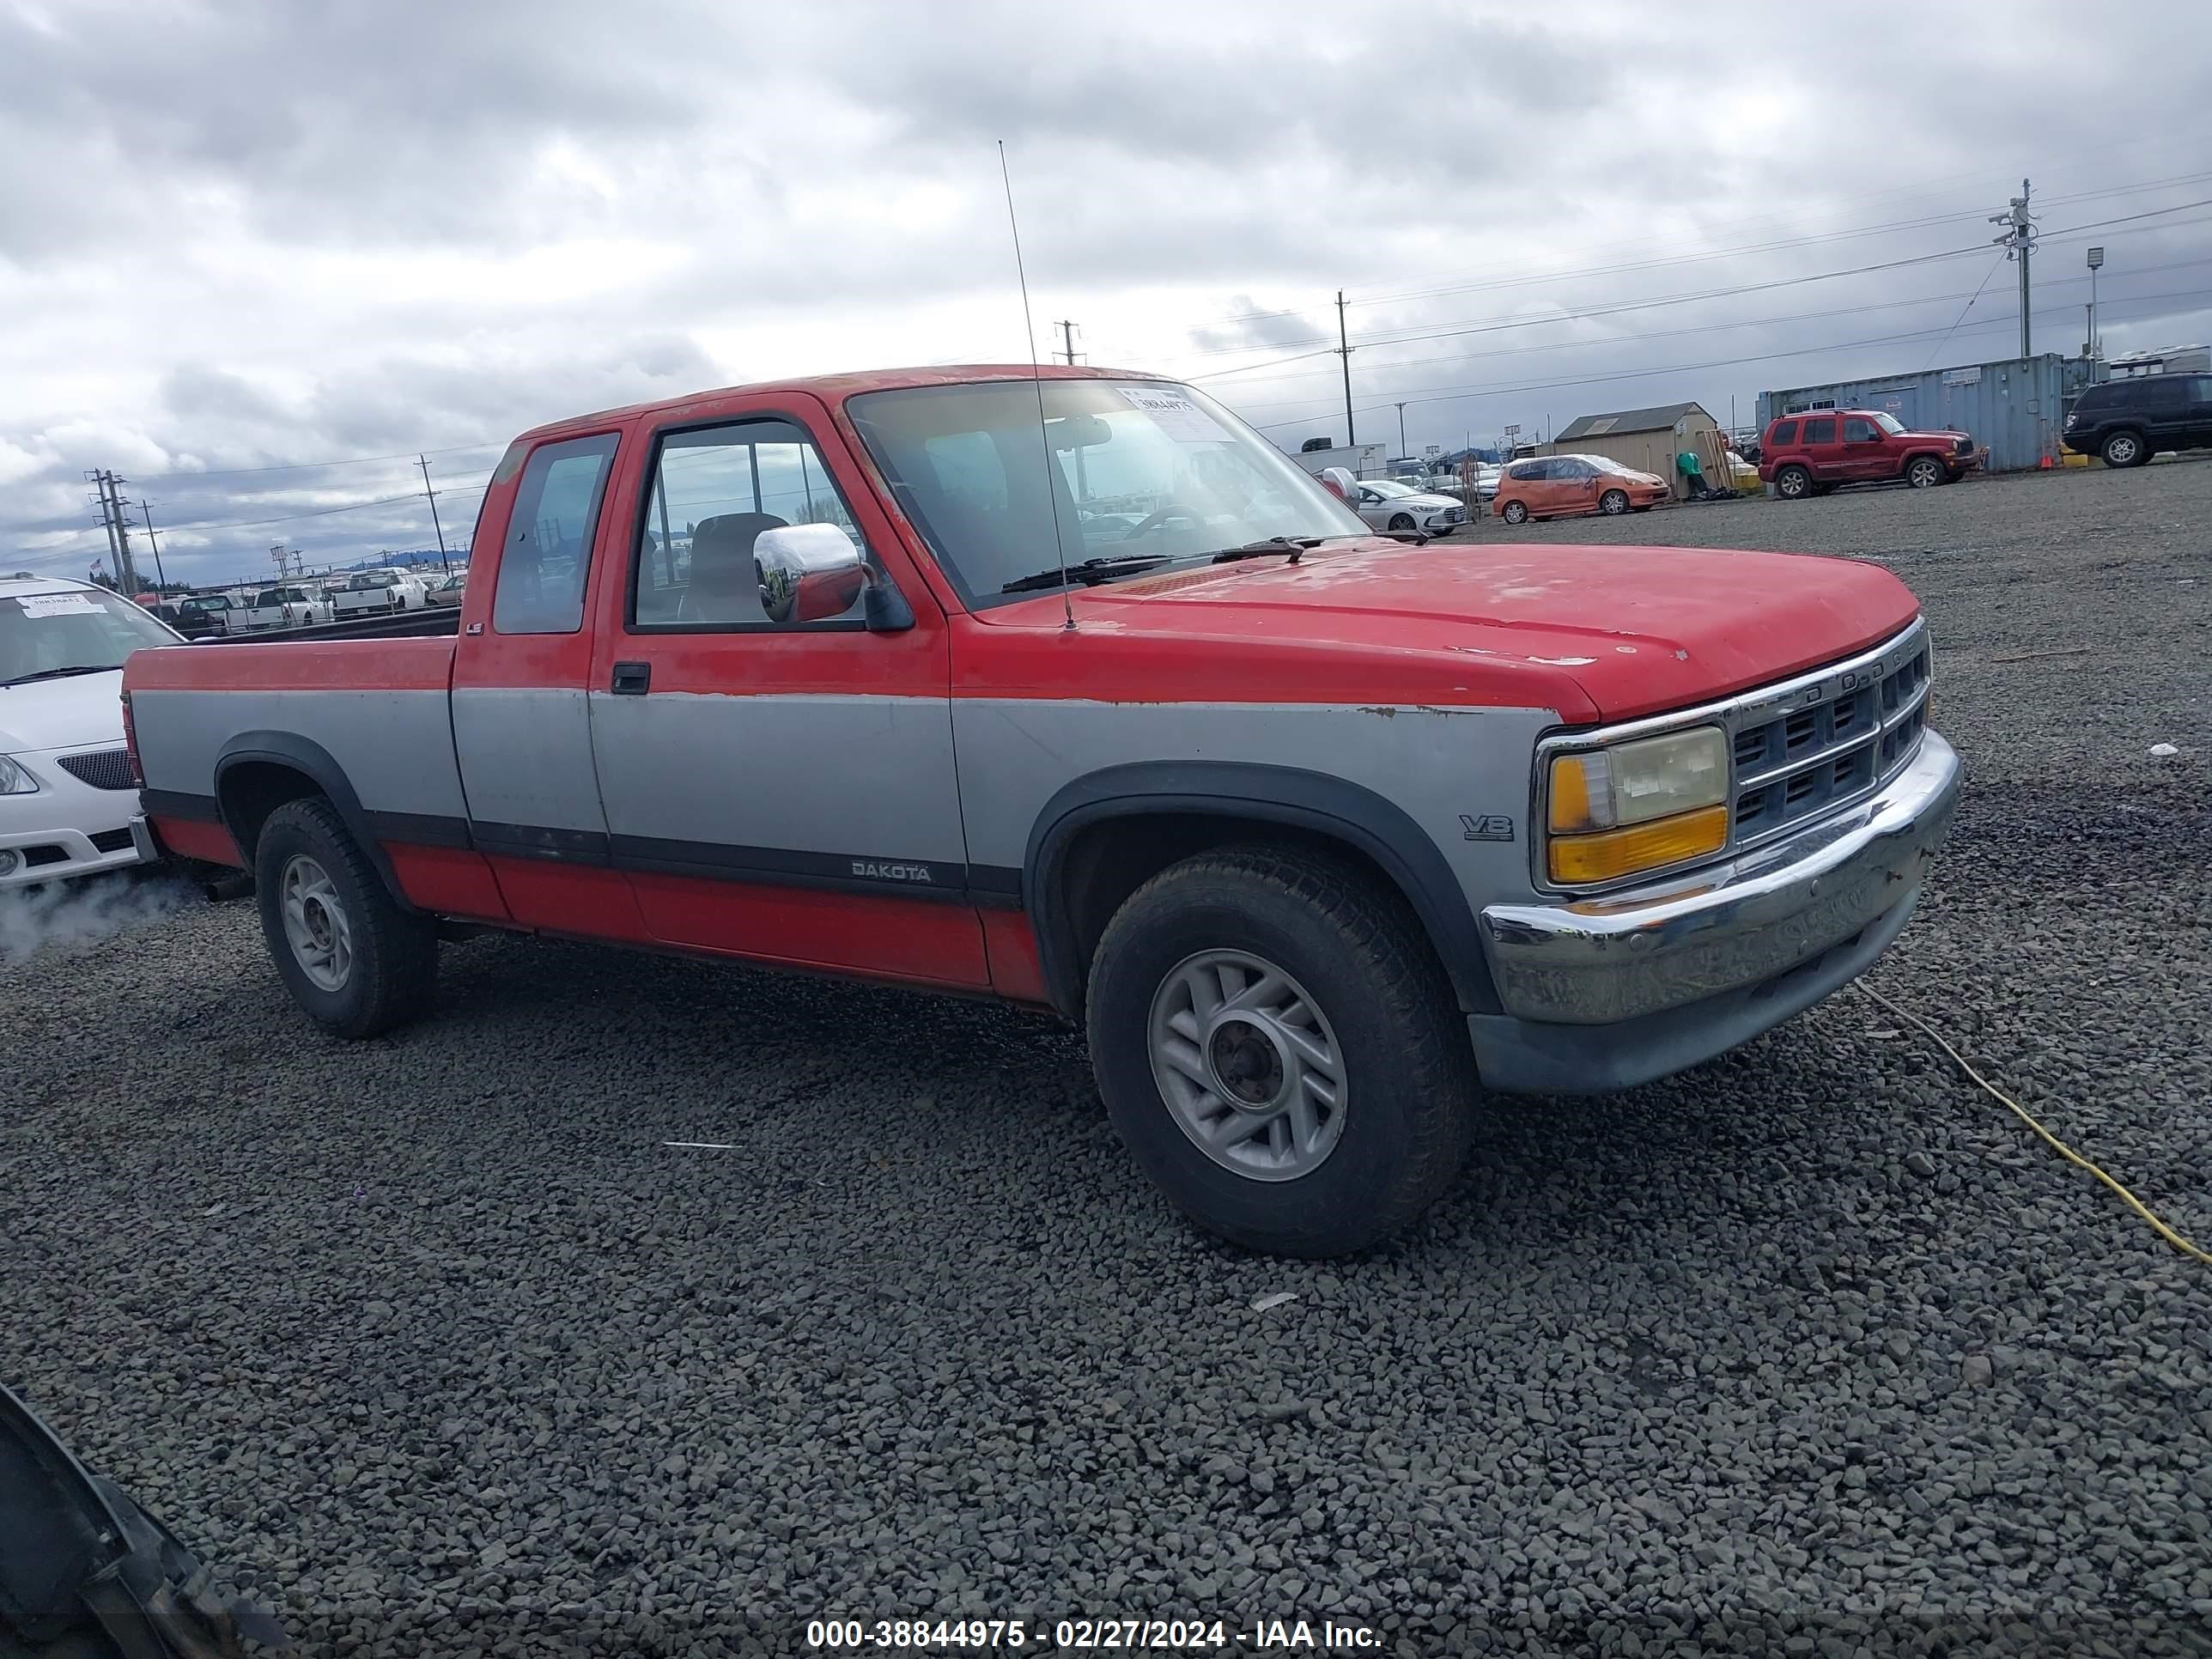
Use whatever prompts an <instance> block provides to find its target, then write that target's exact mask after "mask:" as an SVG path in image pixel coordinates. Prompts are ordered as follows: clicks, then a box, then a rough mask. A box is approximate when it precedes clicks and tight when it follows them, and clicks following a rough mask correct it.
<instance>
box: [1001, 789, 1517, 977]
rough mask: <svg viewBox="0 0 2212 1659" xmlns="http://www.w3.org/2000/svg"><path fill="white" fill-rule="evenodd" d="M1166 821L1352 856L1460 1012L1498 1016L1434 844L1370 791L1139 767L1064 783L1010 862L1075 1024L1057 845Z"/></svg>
mask: <svg viewBox="0 0 2212 1659" xmlns="http://www.w3.org/2000/svg"><path fill="white" fill-rule="evenodd" d="M1167 813H1175V814H1182V815H1193V814H1195V815H1198V816H1201V817H1224V818H1244V819H1252V820H1256V821H1258V822H1261V823H1276V824H1281V825H1284V826H1285V827H1287V828H1291V829H1301V830H1304V831H1306V832H1308V833H1311V834H1318V835H1322V836H1328V838H1330V839H1332V840H1334V841H1339V842H1344V843H1346V845H1347V846H1350V847H1352V848H1357V849H1358V851H1360V852H1362V853H1364V854H1366V855H1367V856H1368V857H1369V858H1370V859H1372V860H1374V861H1375V863H1376V865H1377V866H1380V867H1381V869H1382V870H1383V873H1384V874H1385V875H1387V876H1388V877H1389V878H1390V879H1391V881H1393V882H1394V883H1395V884H1396V885H1397V888H1398V890H1399V891H1400V892H1401V893H1402V894H1403V895H1404V896H1405V897H1406V899H1407V902H1408V903H1410V904H1411V905H1412V906H1413V913H1414V915H1415V916H1416V917H1418V918H1419V921H1420V923H1421V926H1422V927H1423V929H1424V930H1425V932H1426V933H1427V934H1428V936H1429V942H1430V943H1431V945H1434V946H1435V947H1436V952H1437V957H1438V959H1439V960H1440V961H1441V962H1442V963H1443V968H1444V971H1445V973H1446V974H1448V975H1449V976H1450V978H1451V983H1452V990H1453V993H1454V994H1455V996H1456V997H1457V998H1458V1000H1459V1005H1460V1007H1461V1009H1462V1011H1463V1012H1468V1013H1497V1012H1501V1011H1502V1006H1503V1005H1501V1004H1500V1003H1499V1001H1498V991H1497V987H1495V986H1494V985H1493V984H1492V981H1491V977H1490V963H1489V959H1488V958H1487V957H1486V956H1485V955H1484V954H1483V950H1482V938H1481V935H1480V933H1479V932H1478V931H1477V929H1476V927H1475V920H1474V908H1473V907H1472V906H1470V905H1469V904H1468V898H1467V894H1466V891H1465V890H1464V889H1462V887H1461V885H1460V884H1459V880H1458V878H1456V877H1455V876H1454V875H1453V873H1452V869H1451V866H1450V865H1449V864H1448V863H1447V862H1446V861H1445V860H1444V855H1443V852H1442V851H1441V849H1439V848H1437V844H1436V842H1435V841H1434V840H1433V839H1432V838H1431V836H1429V835H1428V834H1427V832H1426V831H1425V830H1424V829H1422V828H1421V827H1420V825H1419V823H1415V822H1414V821H1413V818H1412V817H1410V816H1409V815H1408V814H1407V812H1406V811H1405V809H1404V808H1402V807H1401V806H1399V805H1396V804H1395V802H1392V801H1389V800H1387V799H1384V798H1383V796H1381V795H1378V794H1376V793H1375V792H1374V791H1373V790H1371V789H1369V788H1366V787H1364V786H1362V785H1359V784H1356V783H1352V782H1349V781H1346V780H1345V779H1343V778H1339V777H1332V776H1330V775H1328V774H1327V773H1325V772H1309V771H1305V770H1304V769H1300V768H1297V767H1287V766H1267V765H1261V764H1256V763H1249V762H1238V761H1144V762H1138V763H1133V764H1130V765H1124V766H1109V767H1106V768H1103V769H1101V770H1099V771H1097V772H1091V773H1088V774H1086V775H1084V776H1082V777H1079V778H1077V779H1076V780H1074V781H1073V782H1071V783H1068V784H1066V785H1064V786H1063V787H1061V788H1060V790H1059V791H1058V792H1057V793H1054V795H1053V797H1052V798H1051V799H1049V800H1048V801H1047V802H1046V803H1045V805H1044V808H1043V810H1042V811H1040V812H1039V813H1038V814H1037V817H1036V823H1035V824H1034V825H1033V826H1032V827H1031V828H1030V838H1029V846H1028V848H1027V850H1026V852H1025V854H1024V858H1023V861H1022V901H1023V906H1024V908H1025V909H1026V910H1027V911H1028V913H1029V916H1030V927H1032V928H1033V929H1034V931H1035V933H1036V942H1037V955H1038V959H1039V961H1040V962H1041V963H1042V965H1043V968H1044V977H1045V987H1046V989H1047V991H1048V993H1049V994H1050V995H1051V998H1052V1000H1053V1004H1054V1006H1055V1007H1057V1008H1058V1009H1059V1010H1060V1012H1062V1013H1063V1014H1066V1015H1067V1016H1068V1017H1069V1018H1074V1019H1078V1020H1079V1019H1080V1018H1081V1017H1082V1012H1083V980H1084V971H1083V970H1084V963H1083V961H1082V954H1081V946H1080V944H1079V940H1078V939H1077V937H1076V930H1075V926H1074V919H1073V916H1071V915H1070V914H1069V911H1068V906H1067V903H1066V894H1065V890H1064V885H1063V883H1062V881H1061V879H1060V878H1061V875H1062V872H1063V868H1064V864H1065V860H1066V855H1067V852H1068V849H1069V848H1070V847H1071V846H1072V845H1073V842H1074V840H1075V837H1076V836H1077V835H1078V834H1079V833H1080V832H1081V831H1082V830H1084V829H1087V828H1089V827H1090V826H1091V825H1092V824H1095V823H1099V822H1101V821H1102V820H1104V819H1109V818H1115V817H1145V816H1148V815H1156V814H1167Z"/></svg>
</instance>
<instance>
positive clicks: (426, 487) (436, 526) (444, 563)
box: [415, 455, 453, 570]
mask: <svg viewBox="0 0 2212 1659" xmlns="http://www.w3.org/2000/svg"><path fill="white" fill-rule="evenodd" d="M415 465H417V466H419V467H421V468H422V493H423V494H424V495H428V497H429V498H430V528H431V529H433V530H435V531H436V532H438V568H439V569H441V570H451V569H452V568H453V561H452V560H450V559H448V558H447V556H446V526H443V525H441V524H440V523H439V522H438V492H437V491H436V490H435V489H431V488H430V458H429V457H428V456H427V455H417V456H416V458H415Z"/></svg>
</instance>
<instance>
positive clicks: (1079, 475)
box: [1053, 319, 1091, 502]
mask: <svg viewBox="0 0 2212 1659" xmlns="http://www.w3.org/2000/svg"><path fill="white" fill-rule="evenodd" d="M1053 326H1054V328H1056V329H1058V330H1059V331H1060V340H1061V342H1062V343H1064V344H1065V345H1066V348H1067V349H1066V351H1065V352H1064V353H1062V354H1061V355H1062V356H1065V357H1066V359H1067V366H1068V367H1069V368H1074V367H1075V325H1074V324H1073V323H1072V322H1068V321H1066V320H1065V319H1063V320H1061V321H1060V322H1057V323H1054V325H1053ZM1075 499H1076V500H1077V501H1079V502H1080V501H1089V500H1090V499H1091V469H1090V467H1089V465H1087V464H1086V463H1085V460H1084V459H1083V446H1082V445H1081V444H1078V445H1076V446H1075Z"/></svg>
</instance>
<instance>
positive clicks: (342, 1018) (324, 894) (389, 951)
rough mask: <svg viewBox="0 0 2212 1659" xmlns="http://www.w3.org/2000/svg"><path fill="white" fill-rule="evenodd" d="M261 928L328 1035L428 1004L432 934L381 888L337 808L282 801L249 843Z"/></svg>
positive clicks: (279, 966)
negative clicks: (258, 836)
mask: <svg viewBox="0 0 2212 1659" xmlns="http://www.w3.org/2000/svg"><path fill="white" fill-rule="evenodd" d="M253 885H254V890H255V893H256V895H257V896H258V899H259V902H260V909H261V933H262V937H263V939H265V940H266V941H267V942H268V945H269V954H270V957H272V958H274V959H275V961H276V972H277V974H278V975H279V976H281V977H282V978H283V981H284V986H285V988H286V989H287V990H289V991H290V992H291V994H292V1000H294V1001H295V1002H296V1003H298V1004H299V1005H300V1006H301V1008H302V1009H303V1010H305V1011H306V1012H307V1016H308V1017H309V1018H312V1019H313V1021H314V1022H315V1023H316V1024H319V1025H320V1026H321V1027H322V1028H323V1029H324V1030H326V1031H329V1032H330V1033H331V1034H332V1035H333V1036H343V1037H368V1036H380V1035H381V1034H382V1033H383V1032H386V1031H388V1030H392V1027H394V1026H396V1025H401V1024H405V1023H406V1022H407V1021H409V1020H410V1019H412V1018H415V1017H416V1015H417V1014H419V1013H421V1012H422V1011H423V1010H424V1009H425V1008H427V1007H428V1006H429V1002H430V998H431V995H432V993H433V991H434V990H435V986H436V982H437V973H438V939H437V934H436V932H435V928H434V926H433V924H432V922H431V921H430V919H429V918H428V916H424V915H416V913H414V912H412V911H410V910H404V909H402V908H400V907H399V906H398V904H397V903H395V902H393V901H392V895H391V894H390V893H388V892H386V890H385V887H384V883H383V881H382V880H381V879H380V878H379V876H378V875H377V872H376V870H375V868H374V866H372V865H371V864H370V863H369V860H368V854H366V853H365V852H363V851H362V848H361V844H360V843H359V842H356V840H355V839H354V837H353V835H352V832H351V831H349V829H347V828H346V826H345V820H344V819H343V818H342V817H339V816H338V813H337V808H336V807H334V806H332V805H331V804H330V802H328V801H327V800H325V799H321V798H320V797H310V798H308V799H302V800H293V801H287V802H285V803H284V805H282V806H280V807H278V808H277V809H276V811H273V812H271V813H270V815H269V818H268V822H266V823H264V824H263V825H262V826H261V839H260V840H259V841H258V842H256V843H255V845H254V852H253Z"/></svg>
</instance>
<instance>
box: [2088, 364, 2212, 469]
mask: <svg viewBox="0 0 2212 1659" xmlns="http://www.w3.org/2000/svg"><path fill="white" fill-rule="evenodd" d="M2065 438H2066V447H2067V448H2069V449H2071V450H2075V451H2076V452H2078V453H2081V454H2083V455H2095V456H2097V457H2099V458H2100V459H2102V460H2103V461H2104V463H2105V465H2106V466H2141V465H2142V464H2143V463H2144V462H2145V461H2148V459H2150V458H2151V457H2152V456H2154V455H2156V454H2160V453H2163V452H2165V451H2166V450H2169V449H2212V374H2146V375H2143V376H2142V377H2141V378H2139V379H2136V380H2107V381H2106V382H2105V383H2104V384H2103V385H2102V386H2090V387H2088V388H2087V390H2086V391H2084V392H2082V393H2081V396H2080V397H2079V398H2075V400H2074V407H2073V409H2072V410H2069V412H2068V414H2067V416H2066V432H2065Z"/></svg>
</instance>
